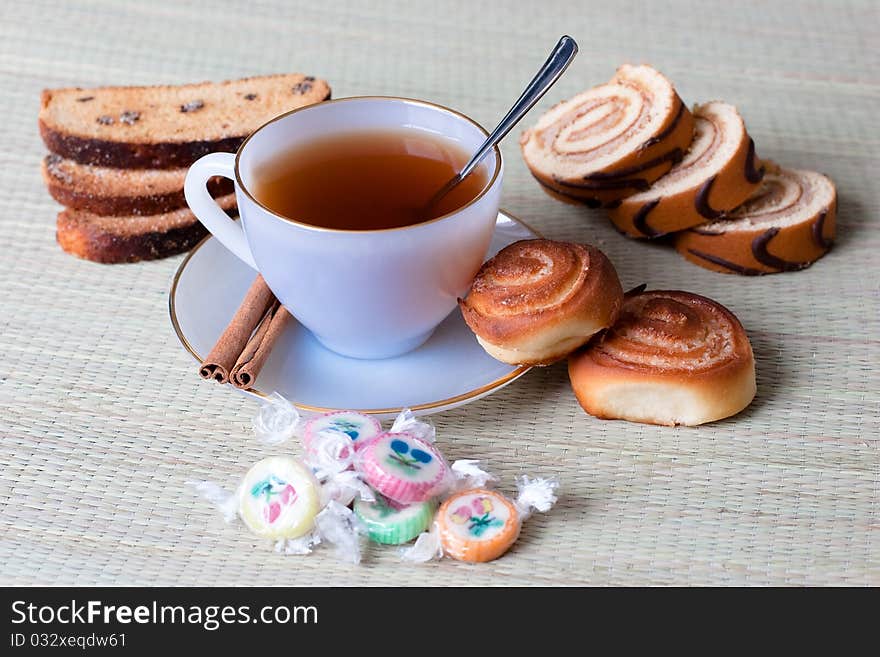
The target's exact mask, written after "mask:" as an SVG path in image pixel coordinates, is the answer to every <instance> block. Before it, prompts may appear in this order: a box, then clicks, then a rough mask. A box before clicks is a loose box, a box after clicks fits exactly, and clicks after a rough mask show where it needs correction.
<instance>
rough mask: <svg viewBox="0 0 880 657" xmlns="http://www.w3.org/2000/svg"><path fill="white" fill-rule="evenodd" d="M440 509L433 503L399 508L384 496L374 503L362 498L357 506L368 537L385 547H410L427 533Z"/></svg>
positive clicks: (417, 503)
mask: <svg viewBox="0 0 880 657" xmlns="http://www.w3.org/2000/svg"><path fill="white" fill-rule="evenodd" d="M436 508H437V505H436V504H434V502H433V501H430V502H416V503H415V504H410V505H408V506H397V505H395V504H393V503H391V502H389V501H388V500H386V499H385V498H383V497H381V496H377V497H376V499H375V500H374V501H372V502H368V501H366V500H364V499H362V498H361V499H358V500H355V502H354V513H355V515H356V516H357V517H358V518H359V519H360V521H361V523H363V525H364V527H365V529H366V532H367V536H369V538H370V540H371V541H373V542H375V543H383V544H385V545H401V544H402V543H409V542H410V541H411V540H413V539H414V538H415V537H417V536H418V535H419V534H421V533H422V532H424V531H426V530H427V529H428V527H430V526H431V520H433V518H434V510H435V509H436Z"/></svg>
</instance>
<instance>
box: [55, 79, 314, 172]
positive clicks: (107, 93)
mask: <svg viewBox="0 0 880 657" xmlns="http://www.w3.org/2000/svg"><path fill="white" fill-rule="evenodd" d="M329 97H330V87H329V85H328V84H327V83H326V82H325V81H324V80H320V79H317V78H314V77H312V76H306V75H302V74H299V73H291V74H280V75H266V76H261V77H252V78H244V79H242V80H232V81H227V82H220V83H214V82H202V83H200V84H187V85H181V86H153V87H97V88H93V89H80V88H67V89H46V90H44V91H43V95H42V98H41V108H40V117H39V126H40V134H41V135H42V137H43V141H44V142H45V143H46V146H47V147H48V148H49V150H50V151H52V152H53V153H56V154H58V155H61V156H62V157H65V158H68V159H71V160H75V161H77V162H80V163H82V164H94V165H99V166H109V167H121V168H132V169H172V168H181V167H188V166H189V165H190V164H192V163H193V162H195V161H196V160H197V159H198V158H200V157H202V156H203V155H206V154H207V153H212V152H214V151H228V152H232V151H235V150H236V149H237V148H238V147H239V145H240V144H241V142H242V141H244V139H245V137H247V136H248V135H249V134H250V133H251V132H253V131H254V130H256V129H257V128H258V127H260V126H261V125H262V124H264V123H265V122H266V121H268V120H269V119H271V118H273V117H275V116H278V115H279V114H282V113H284V112H287V111H290V110H293V109H296V108H299V107H303V106H305V105H310V104H312V103H316V102H320V101H322V100H326V99H328V98H329Z"/></svg>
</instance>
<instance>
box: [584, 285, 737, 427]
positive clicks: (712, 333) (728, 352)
mask: <svg viewBox="0 0 880 657" xmlns="http://www.w3.org/2000/svg"><path fill="white" fill-rule="evenodd" d="M569 376H570V378H571V383H572V388H573V389H574V392H575V395H576V396H577V398H578V401H579V402H580V404H581V406H582V407H583V408H584V409H585V410H586V411H587V412H588V413H590V414H592V415H595V416H597V417H601V418H608V419H626V420H631V421H635V422H649V423H653V424H669V425H672V424H687V425H693V424H701V423H703V422H709V421H712V420H717V419H720V418H723V417H727V416H729V415H733V414H734V413H737V412H739V411H740V410H742V409H743V408H745V407H746V406H747V405H748V404H749V402H751V400H752V398H753V397H754V394H755V369H754V357H753V355H752V348H751V345H750V344H749V340H748V336H747V335H746V333H745V330H744V329H743V327H742V325H741V324H740V322H739V320H738V319H737V318H736V317H735V316H734V315H733V313H731V312H730V311H729V310H728V309H727V308H725V307H724V306H722V305H721V304H719V303H717V302H715V301H712V300H711V299H707V298H706V297H702V296H699V295H696V294H691V293H689V292H681V291H651V292H642V293H637V294H632V295H628V296H627V298H626V299H625V300H624V303H623V308H622V309H621V312H620V317H619V318H618V320H617V322H615V324H614V325H613V326H612V327H611V328H610V329H609V330H608V331H606V332H605V333H604V334H603V335H602V336H601V337H599V338H598V339H596V340H594V341H593V342H591V343H590V344H589V345H588V346H587V348H586V349H584V350H582V351H580V352H578V353H576V354H575V355H573V356H572V357H571V359H570V361H569Z"/></svg>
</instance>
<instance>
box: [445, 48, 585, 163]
mask: <svg viewBox="0 0 880 657" xmlns="http://www.w3.org/2000/svg"><path fill="white" fill-rule="evenodd" d="M577 51H578V46H577V43H575V40H574V39H572V38H571V37H570V36H563V37H562V38H561V39H559V43H557V44H556V47H555V48H553V52H551V53H550V56H549V57H548V58H547V61H546V62H544V65H543V66H542V67H541V68H540V70H539V71H538V72H537V74H536V75H535V77H534V78H532V81H531V82H529V86H527V87H526V89H525V91H523V93H522V96H520V97H519V99H518V100H517V101H516V102H515V103H514V104H513V107H511V108H510V111H508V112H507V114H506V115H505V116H504V118H503V119H501V122H500V123H499V124H498V126H497V127H496V128H495V129H494V130H493V131H492V134H491V135H489V137H488V138H487V139H486V141H485V142H484V143H483V145H482V146H481V147H480V150H478V151H477V152H476V153H474V156H473V157H472V158H471V159H470V160H469V161H468V163H467V164H466V165H465V166H464V168H463V169H462V170H461V172H460V173H459V174H458V176H457V178H458V180H462V179H463V178H464V177H465V176H467V175H468V174H469V173H470V172H471V171H473V169H474V167H476V166H477V165H478V164H479V163H480V161H481V160H482V159H483V158H484V157H485V156H486V153H488V152H489V151H490V150H492V149H493V148H494V147H495V145H496V144H497V143H498V142H500V141H501V140H502V139H504V137H505V136H506V135H507V133H508V132H510V131H511V129H512V128H513V126H515V125H516V124H517V123H519V120H520V119H521V118H522V117H523V115H524V114H525V113H526V112H528V111H529V110H530V109H532V107H533V106H534V105H535V103H537V102H538V101H539V100H540V99H541V96H543V95H544V94H545V93H547V90H548V89H549V88H550V87H552V86H553V83H554V82H556V80H558V79H559V76H560V75H562V74H563V72H564V71H565V69H566V68H568V65H569V64H571V60H573V59H574V56H575V55H576V54H577Z"/></svg>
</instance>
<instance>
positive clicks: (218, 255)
mask: <svg viewBox="0 0 880 657" xmlns="http://www.w3.org/2000/svg"><path fill="white" fill-rule="evenodd" d="M537 236H538V234H537V233H536V232H535V231H533V230H532V229H531V228H529V227H528V226H526V225H525V224H524V223H523V222H522V221H520V220H519V219H515V218H514V217H512V216H510V215H509V214H507V213H506V212H504V211H501V212H500V213H499V214H498V223H497V224H496V227H495V235H494V236H493V238H492V244H491V246H490V249H489V256H492V255H495V253H497V252H498V251H499V250H501V249H502V248H504V247H505V246H507V245H508V244H511V243H512V242H515V241H517V240H521V239H529V238H532V237H537ZM253 280H254V272H253V270H252V269H250V267H248V266H247V265H246V264H244V263H243V262H241V261H240V260H239V259H238V258H236V257H235V256H234V255H232V254H231V253H230V252H229V251H227V250H226V249H225V248H224V247H223V246H222V245H221V244H220V242H218V241H217V240H216V239H214V238H212V237H210V236H209V237H207V238H206V239H204V240H202V242H200V243H199V244H197V245H196V247H195V248H194V249H193V250H192V251H191V252H190V253H189V255H188V256H187V257H186V258H185V259H184V261H183V262H182V263H181V264H180V267H179V268H178V270H177V273H176V274H175V276H174V281H173V283H172V285H171V293H170V298H169V306H170V312H171V323H172V324H173V325H174V330H175V331H176V332H177V337H178V338H180V342H181V343H182V344H183V346H184V348H186V350H187V351H189V353H190V354H192V356H193V358H195V359H196V360H197V361H199V362H201V361H202V356H203V355H205V354H207V353H208V352H209V351H210V350H211V347H213V345H214V342H215V341H216V340H217V338H218V337H219V336H220V334H221V333H222V332H223V329H225V328H226V325H227V324H228V322H229V320H230V319H231V318H232V315H233V314H234V313H235V310H236V309H237V307H238V304H239V303H240V302H241V299H242V298H244V295H245V292H246V291H247V289H248V287H249V286H250V284H251V283H252V282H253ZM528 370H529V368H528V367H513V366H511V365H506V364H504V363H501V362H499V361H497V360H495V359H494V358H492V357H491V356H489V355H488V354H486V352H485V351H483V349H482V347H480V345H479V344H478V343H477V340H476V338H475V337H474V335H473V333H471V331H470V329H469V328H468V327H467V326H466V325H465V323H464V320H463V319H462V317H461V313H460V312H459V311H458V310H457V309H456V310H454V311H453V312H452V314H450V315H449V317H447V318H446V319H445V320H444V321H443V323H442V324H441V325H440V326H439V327H438V328H437V330H436V331H435V332H434V334H433V335H432V336H431V338H430V339H429V340H428V341H427V342H426V343H425V344H423V345H422V346H421V347H419V348H418V349H416V350H415V351H411V352H409V353H407V354H404V355H403V356H398V357H396V358H386V359H383V360H357V359H354V358H346V357H344V356H340V355H339V354H336V353H334V352H332V351H330V350H328V349H326V348H325V347H323V346H322V345H321V344H320V343H318V341H317V340H316V339H315V338H314V337H313V336H312V334H311V333H310V332H309V331H308V330H307V329H305V328H304V327H303V326H302V325H300V324H298V323H296V322H291V323H290V324H289V325H288V328H287V330H286V331H285V332H284V333H283V334H282V335H281V337H280V338H279V340H278V342H277V343H276V345H275V347H274V349H273V350H272V354H271V356H270V357H269V360H268V361H267V362H266V365H265V366H264V368H263V371H262V372H260V375H259V377H258V378H257V382H256V383H257V385H256V388H255V389H252V390H249V391H248V392H249V393H251V394H254V395H257V396H259V397H265V396H266V395H267V394H268V393H271V392H273V391H277V392H279V393H281V394H282V395H283V396H284V397H285V398H287V399H289V400H290V401H292V402H293V403H294V404H295V405H296V406H297V407H298V408H300V409H301V410H304V411H307V412H326V411H330V410H337V409H354V410H360V411H363V412H366V413H371V414H375V415H379V416H383V417H392V416H394V415H396V414H397V413H399V412H400V411H401V409H403V408H405V407H409V408H411V409H413V411H415V412H416V413H419V414H428V413H437V412H440V411H443V410H446V409H450V408H455V407H456V406H461V405H463V404H467V403H468V402H472V401H475V400H477V399H480V398H481V397H484V396H486V395H488V394H491V393H492V392H494V391H495V390H498V389H500V388H502V387H503V386H505V385H507V384H508V383H510V382H511V381H514V380H515V379H517V378H519V377H520V376H522V375H523V374H525V373H526V372H527V371H528ZM192 376H196V368H195V367H193V368H192ZM204 385H209V384H208V383H207V382H205V384H204ZM214 385H216V384H214ZM228 387H229V388H232V386H228ZM232 389H235V388H232Z"/></svg>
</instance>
